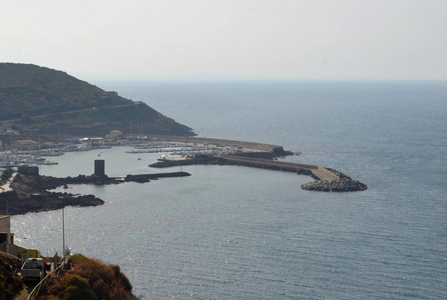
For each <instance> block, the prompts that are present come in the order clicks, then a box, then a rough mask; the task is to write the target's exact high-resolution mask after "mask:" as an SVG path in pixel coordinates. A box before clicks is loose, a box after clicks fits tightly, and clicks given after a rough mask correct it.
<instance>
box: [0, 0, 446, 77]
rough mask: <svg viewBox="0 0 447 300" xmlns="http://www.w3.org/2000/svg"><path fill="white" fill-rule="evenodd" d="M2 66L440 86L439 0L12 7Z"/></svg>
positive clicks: (26, 2)
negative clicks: (416, 82)
mask: <svg viewBox="0 0 447 300" xmlns="http://www.w3.org/2000/svg"><path fill="white" fill-rule="evenodd" d="M0 61H3V62H21V63H33V64H37V65H41V66H46V67H50V68H54V69H58V70H63V71H66V72H67V73H69V74H71V75H74V76H76V77H78V78H80V79H84V80H101V79H105V80H123V79H129V80H135V79H137V80H169V79H174V80H206V79H211V80H219V79H342V80H344V79H349V80H350V79H380V80H383V79H405V80H406V79H441V80H447V0H439V1H438V0H369V1H363V0H333V1H331V0H324V1H320V0H245V1H244V0H218V1H217V0H157V1H152V0H144V1H143V0H142V1H137V0H127V1H114V0H107V1H105V0H89V1H84V0H78V1H74V0H64V1H61V0H39V1H37V0H16V1H2V2H1V4H0Z"/></svg>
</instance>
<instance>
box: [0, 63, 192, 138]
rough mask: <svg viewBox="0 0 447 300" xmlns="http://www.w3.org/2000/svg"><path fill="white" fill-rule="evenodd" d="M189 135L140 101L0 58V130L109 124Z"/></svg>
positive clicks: (89, 128)
mask: <svg viewBox="0 0 447 300" xmlns="http://www.w3.org/2000/svg"><path fill="white" fill-rule="evenodd" d="M130 128H132V130H131V131H132V132H135V133H138V134H142V133H143V134H162V135H165V134H168V135H180V136H191V135H194V133H193V132H192V130H191V128H189V127H187V126H185V125H182V124H179V123H177V122H176V121H174V120H173V119H171V118H169V117H166V116H164V115H162V114H161V113H159V112H158V111H156V110H154V109H153V108H151V107H150V106H148V105H147V104H145V103H143V102H140V101H132V100H129V99H126V98H123V97H121V96H119V95H118V93H116V92H113V91H104V90H102V89H100V88H99V87H97V86H94V85H92V84H89V83H87V82H85V81H82V80H79V79H77V78H75V77H73V76H71V75H68V74H67V73H65V72H62V71H57V70H53V69H49V68H45V67H39V66H36V65H31V64H14V63H0V133H1V132H7V131H8V132H14V133H16V134H20V135H21V136H36V135H42V136H45V137H46V138H48V137H49V136H51V135H54V136H60V135H66V136H104V135H105V134H107V133H109V132H110V131H111V130H121V131H126V132H127V131H129V130H130Z"/></svg>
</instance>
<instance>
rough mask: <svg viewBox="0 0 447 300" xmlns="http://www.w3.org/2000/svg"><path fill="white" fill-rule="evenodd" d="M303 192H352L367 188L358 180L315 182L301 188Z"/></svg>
mask: <svg viewBox="0 0 447 300" xmlns="http://www.w3.org/2000/svg"><path fill="white" fill-rule="evenodd" d="M301 188H302V189H303V190H308V191H320V192H354V191H364V190H366V189H367V188H368V187H367V186H366V185H365V184H363V183H361V182H360V181H358V180H339V181H328V180H315V181H312V182H309V183H306V184H303V185H302V186H301Z"/></svg>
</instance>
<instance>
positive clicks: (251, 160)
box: [217, 155, 340, 181]
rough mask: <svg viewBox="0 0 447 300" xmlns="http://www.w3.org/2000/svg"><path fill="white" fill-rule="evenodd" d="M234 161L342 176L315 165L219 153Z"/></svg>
mask: <svg viewBox="0 0 447 300" xmlns="http://www.w3.org/2000/svg"><path fill="white" fill-rule="evenodd" d="M217 157H221V158H223V159H225V160H227V161H229V162H232V163H240V164H242V165H251V166H254V167H258V168H275V169H279V170H283V171H289V172H297V171H298V170H300V169H303V170H309V171H310V172H312V174H313V175H314V176H315V177H317V178H318V179H320V180H327V181H338V180H340V178H339V177H338V176H337V175H336V174H334V173H332V172H331V171H329V170H327V169H325V168H323V167H319V166H314V165H306V164H298V163H290V162H283V161H276V160H269V159H262V158H253V157H246V156H237V155H217Z"/></svg>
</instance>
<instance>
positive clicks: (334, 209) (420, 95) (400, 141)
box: [12, 82, 447, 299]
mask: <svg viewBox="0 0 447 300" xmlns="http://www.w3.org/2000/svg"><path fill="white" fill-rule="evenodd" d="M97 85H98V86H100V87H101V88H104V89H106V90H115V91H117V92H118V93H119V94H120V95H122V96H124V97H127V98H131V99H133V100H142V101H145V102H146V103H148V104H149V105H151V106H152V107H153V108H155V109H157V110H158V111H160V112H161V113H163V114H165V115H168V116H170V117H172V118H174V119H175V120H177V121H178V122H181V123H184V124H187V125H189V126H190V127H192V128H193V129H194V130H195V131H196V132H197V133H198V134H199V135H200V136H204V137H216V138H228V139H239V140H247V141H257V142H265V143H271V144H279V145H283V146H284V148H285V149H288V150H292V151H301V152H302V153H303V154H302V155H301V156H293V157H288V158H287V160H289V161H296V162H303V163H309V164H317V165H321V166H326V167H331V168H335V169H337V170H339V171H342V172H344V173H346V174H348V175H350V176H351V177H353V178H355V179H358V180H360V181H362V182H364V183H366V184H367V185H368V186H369V189H368V190H367V191H364V192H357V193H338V194H337V193H318V192H309V191H303V190H301V189H300V185H301V184H303V183H306V182H308V181H310V180H311V178H310V177H306V176H297V175H294V174H291V173H284V172H277V171H268V170H259V169H250V168H244V167H230V166H224V167H223V166H189V167H184V168H183V170H186V171H187V172H190V173H191V174H192V176H191V177H188V178H175V179H163V180H158V181H152V182H151V183H148V184H136V183H127V184H123V185H118V186H106V187H97V186H78V187H72V188H71V189H70V191H71V192H73V193H92V194H95V195H97V196H98V197H100V198H102V199H104V200H105V201H106V202H107V203H106V204H105V205H103V206H101V207H95V208H75V207H71V208H67V209H66V210H65V216H66V239H67V244H68V246H69V247H70V248H71V249H72V251H73V252H75V253H76V252H81V253H84V254H86V255H88V256H93V257H97V258H100V259H102V260H104V261H105V262H108V263H114V264H115V263H117V264H120V265H121V268H122V270H123V271H124V272H125V273H126V274H127V276H128V277H129V278H130V280H131V282H132V284H133V286H134V293H135V294H136V295H138V296H140V297H141V298H142V299H168V298H169V299H171V298H174V299H185V298H187V299H446V298H447V223H446V217H447V203H446V200H445V198H446V183H447V182H446V178H447V177H446V175H447V171H446V167H447V166H446V162H445V158H446V157H447V84H446V83H433V82H431V83H430V82H425V83H418V82H411V83H405V82H393V83H385V82H376V83H362V82H350V83H340V82H263V83H259V82H258V83H257V82H240V83H234V82H233V83H203V84H200V83H124V82H121V83H98V84H97ZM125 150H127V148H125V147H119V148H113V149H110V150H101V151H99V150H98V151H91V152H85V153H68V154H66V155H64V156H62V157H59V158H57V159H55V160H58V161H59V162H60V163H59V165H57V166H45V167H42V168H41V173H42V174H48V175H54V176H68V175H72V176H76V175H78V174H91V173H92V172H93V160H94V159H96V158H97V157H98V154H101V158H103V159H105V160H106V172H107V173H108V174H109V175H111V176H124V175H126V174H128V173H134V174H136V173H150V172H158V171H159V170H152V169H150V168H148V167H147V165H148V164H149V163H150V162H153V161H155V160H156V158H157V157H158V156H159V155H158V154H157V155H155V154H153V155H152V154H141V155H138V156H135V155H131V154H125V153H124V151H125ZM138 157H140V158H141V159H142V160H141V161H138V160H137V158H138ZM173 171H174V170H173ZM175 171H176V170H175ZM12 227H13V231H14V232H15V233H16V243H17V244H20V245H22V246H24V247H30V248H31V247H33V248H39V249H41V250H42V252H43V253H44V254H47V255H53V254H54V252H56V251H59V252H60V251H61V248H62V237H61V229H60V228H61V211H60V210H59V211H53V212H46V213H38V214H27V215H23V216H14V217H13V218H12ZM41 229H43V230H41Z"/></svg>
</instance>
